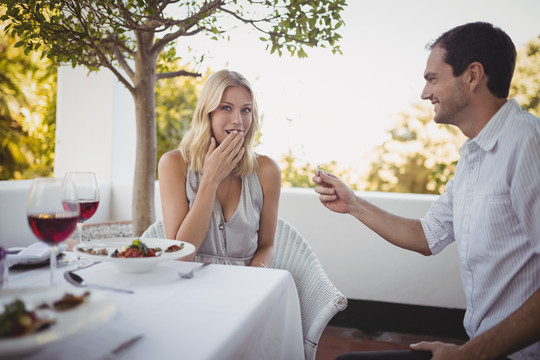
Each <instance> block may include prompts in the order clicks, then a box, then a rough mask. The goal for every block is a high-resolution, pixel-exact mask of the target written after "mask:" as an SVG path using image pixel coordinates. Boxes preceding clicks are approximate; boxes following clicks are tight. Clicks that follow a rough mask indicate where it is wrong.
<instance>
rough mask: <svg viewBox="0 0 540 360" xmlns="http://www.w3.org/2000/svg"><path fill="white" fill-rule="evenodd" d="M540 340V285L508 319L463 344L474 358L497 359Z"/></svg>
mask: <svg viewBox="0 0 540 360" xmlns="http://www.w3.org/2000/svg"><path fill="white" fill-rule="evenodd" d="M537 341H540V288H539V289H537V290H536V291H535V292H534V293H533V294H532V295H531V297H529V299H527V301H525V303H524V304H523V305H522V306H521V307H520V308H518V309H517V310H516V311H514V312H513V313H512V314H510V315H509V316H508V317H507V318H506V319H504V320H503V321H501V322H500V323H499V324H497V325H496V326H494V327H493V328H491V329H490V330H488V331H486V332H484V333H482V334H480V335H478V336H477V337H475V338H473V339H471V340H470V341H468V342H467V343H466V344H465V345H463V349H464V350H466V352H467V353H468V354H472V355H473V356H472V357H471V358H474V359H497V358H499V357H502V356H507V355H510V354H512V353H514V352H516V351H518V350H521V349H523V348H525V347H527V346H529V345H531V344H534V343H535V342H537Z"/></svg>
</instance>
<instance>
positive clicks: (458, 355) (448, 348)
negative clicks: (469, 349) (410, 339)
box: [411, 341, 476, 360]
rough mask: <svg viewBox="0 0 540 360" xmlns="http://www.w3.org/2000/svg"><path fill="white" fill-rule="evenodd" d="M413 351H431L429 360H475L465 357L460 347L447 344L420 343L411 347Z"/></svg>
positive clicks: (438, 342)
mask: <svg viewBox="0 0 540 360" xmlns="http://www.w3.org/2000/svg"><path fill="white" fill-rule="evenodd" d="M411 349H413V350H417V351H419V350H423V351H431V353H432V354H433V355H432V358H431V360H456V359H460V360H476V359H475V358H473V357H467V354H465V351H463V349H462V347H461V346H458V345H455V344H447V343H443V342H440V341H435V342H428V341H422V342H419V343H418V344H413V345H411Z"/></svg>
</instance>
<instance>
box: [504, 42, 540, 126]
mask: <svg viewBox="0 0 540 360" xmlns="http://www.w3.org/2000/svg"><path fill="white" fill-rule="evenodd" d="M510 97H513V98H515V99H516V100H517V101H518V102H519V104H520V105H521V107H522V108H523V109H525V110H527V111H528V112H530V113H531V114H534V115H536V116H539V117H540V35H538V37H537V38H535V39H532V40H530V41H529V42H528V43H527V44H526V45H525V47H524V48H523V49H521V50H519V51H518V55H517V60H516V71H515V73H514V78H513V79H512V84H511V86H510Z"/></svg>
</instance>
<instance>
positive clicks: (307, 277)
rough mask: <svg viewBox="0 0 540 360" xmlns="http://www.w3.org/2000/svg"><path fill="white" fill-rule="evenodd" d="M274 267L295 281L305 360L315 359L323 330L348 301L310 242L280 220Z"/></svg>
mask: <svg viewBox="0 0 540 360" xmlns="http://www.w3.org/2000/svg"><path fill="white" fill-rule="evenodd" d="M274 249H275V256H274V262H273V263H272V267H273V268H275V269H284V270H288V271H289V272H290V273H291V275H292V276H293V278H294V282H295V284H296V289H297V290H298V297H299V299H300V310H301V313H302V330H303V333H304V354H305V357H306V360H313V359H315V353H316V352H317V345H318V343H319V339H320V337H321V334H322V332H323V330H324V329H325V327H326V325H327V324H328V322H329V321H330V320H331V319H332V318H333V317H334V315H335V314H337V312H338V311H342V310H345V308H346V307H347V298H346V297H345V296H344V295H343V294H342V293H341V292H340V291H339V290H338V289H337V288H336V287H335V286H334V284H332V282H331V281H330V279H329V278H328V276H327V275H326V272H325V271H324V269H323V268H322V266H321V263H320V262H319V259H318V258H317V256H316V255H315V253H314V252H313V250H312V249H311V246H309V244H308V242H307V241H306V240H305V239H304V238H303V237H302V235H300V233H298V231H297V230H296V229H295V228H294V227H292V226H291V225H290V224H289V223H287V222H286V221H285V220H283V219H279V220H278V225H277V229H276V236H275V241H274Z"/></svg>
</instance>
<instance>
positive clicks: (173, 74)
mask: <svg viewBox="0 0 540 360" xmlns="http://www.w3.org/2000/svg"><path fill="white" fill-rule="evenodd" d="M178 76H191V77H199V76H201V74H199V73H193V72H189V71H185V70H179V71H171V72H166V73H160V74H157V79H158V80H160V79H170V78H175V77H178Z"/></svg>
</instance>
